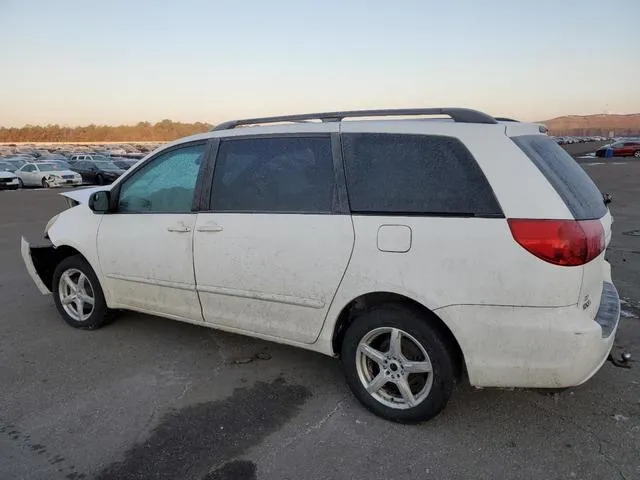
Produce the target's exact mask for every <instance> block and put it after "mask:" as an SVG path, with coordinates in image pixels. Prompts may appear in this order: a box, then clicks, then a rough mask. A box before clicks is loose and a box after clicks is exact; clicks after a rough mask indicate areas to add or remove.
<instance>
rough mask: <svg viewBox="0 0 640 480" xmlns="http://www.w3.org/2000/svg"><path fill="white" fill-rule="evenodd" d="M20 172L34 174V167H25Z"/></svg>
mask: <svg viewBox="0 0 640 480" xmlns="http://www.w3.org/2000/svg"><path fill="white" fill-rule="evenodd" d="M22 170H24V171H25V172H35V171H36V167H34V166H33V165H27V166H25V167H24V168H23V169H22Z"/></svg>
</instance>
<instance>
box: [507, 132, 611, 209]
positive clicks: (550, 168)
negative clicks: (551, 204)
mask: <svg viewBox="0 0 640 480" xmlns="http://www.w3.org/2000/svg"><path fill="white" fill-rule="evenodd" d="M512 140H513V141H514V142H515V144H516V145H518V147H520V148H521V149H522V151H523V152H524V153H526V154H527V156H528V157H529V158H530V159H531V161H532V162H533V163H534V164H535V166H536V167H538V169H539V170H540V171H541V172H542V174H543V175H544V176H545V177H546V178H547V180H548V181H549V183H550V184H551V185H552V186H553V188H555V190H556V192H558V195H560V197H561V198H562V200H564V203H565V204H566V205H567V208H568V209H569V211H570V212H571V214H572V215H573V216H574V218H575V219H576V220H592V219H598V218H601V217H603V216H604V215H605V214H606V213H607V207H606V206H605V205H604V202H603V200H602V194H601V193H600V191H599V190H598V187H596V184H595V183H593V181H592V180H591V178H589V175H587V174H586V172H585V171H584V170H583V169H582V167H580V165H578V163H577V162H576V161H575V160H574V159H573V158H572V157H571V156H570V155H569V154H568V153H567V152H566V151H565V150H564V149H563V148H562V147H560V146H559V145H558V144H556V142H554V141H553V140H551V139H550V138H549V137H547V136H546V135H523V136H521V137H513V138H512Z"/></svg>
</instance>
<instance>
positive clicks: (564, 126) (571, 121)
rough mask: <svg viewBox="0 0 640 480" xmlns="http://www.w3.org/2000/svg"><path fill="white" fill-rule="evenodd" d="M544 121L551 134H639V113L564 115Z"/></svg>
mask: <svg viewBox="0 0 640 480" xmlns="http://www.w3.org/2000/svg"><path fill="white" fill-rule="evenodd" d="M540 123H544V124H545V125H546V126H547V128H549V133H550V134H551V135H578V136H589V135H603V136H607V135H609V132H611V131H613V132H614V135H640V113H632V114H629V115H613V114H611V115H610V114H602V115H584V116H582V115H566V116H564V117H558V118H552V119H551V120H546V121H543V122H540Z"/></svg>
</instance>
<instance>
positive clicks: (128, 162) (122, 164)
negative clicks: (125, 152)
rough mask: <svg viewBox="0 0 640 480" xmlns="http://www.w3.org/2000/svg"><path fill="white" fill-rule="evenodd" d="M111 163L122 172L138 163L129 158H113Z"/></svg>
mask: <svg viewBox="0 0 640 480" xmlns="http://www.w3.org/2000/svg"><path fill="white" fill-rule="evenodd" d="M112 161H113V163H114V164H116V165H117V166H118V168H121V169H122V170H129V169H130V168H131V167H133V166H134V165H135V164H136V163H138V160H137V159H130V158H114V159H112Z"/></svg>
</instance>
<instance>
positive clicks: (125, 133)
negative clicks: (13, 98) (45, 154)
mask: <svg viewBox="0 0 640 480" xmlns="http://www.w3.org/2000/svg"><path fill="white" fill-rule="evenodd" d="M211 127H212V125H210V124H208V123H202V122H196V123H182V122H174V121H172V120H162V121H161V122H157V123H149V122H139V123H137V124H136V125H118V126H111V125H94V124H92V125H86V126H81V127H64V126H60V125H44V126H41V125H26V126H24V127H21V128H3V127H0V142H109V141H113V142H127V141H128V142H133V141H139V142H144V141H147V142H148V141H167V140H175V139H177V138H181V137H186V136H187V135H193V134H195V133H202V132H206V131H208V130H211Z"/></svg>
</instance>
